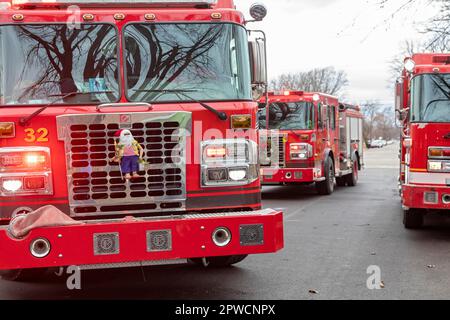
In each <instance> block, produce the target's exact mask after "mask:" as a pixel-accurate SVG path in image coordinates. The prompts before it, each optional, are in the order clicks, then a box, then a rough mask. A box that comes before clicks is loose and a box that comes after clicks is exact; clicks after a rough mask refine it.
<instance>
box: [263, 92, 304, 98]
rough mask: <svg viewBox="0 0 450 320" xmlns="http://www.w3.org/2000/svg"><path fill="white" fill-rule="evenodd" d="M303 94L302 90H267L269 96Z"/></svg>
mask: <svg viewBox="0 0 450 320" xmlns="http://www.w3.org/2000/svg"><path fill="white" fill-rule="evenodd" d="M303 94H304V92H303V91H291V90H284V91H275V92H269V96H285V97H287V96H302V95H303Z"/></svg>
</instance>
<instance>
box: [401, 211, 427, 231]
mask: <svg viewBox="0 0 450 320" xmlns="http://www.w3.org/2000/svg"><path fill="white" fill-rule="evenodd" d="M423 220H424V212H423V211H422V210H419V209H409V210H404V211H403V224H404V225H405V228H406V229H420V228H422V227H423Z"/></svg>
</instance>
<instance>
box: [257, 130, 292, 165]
mask: <svg viewBox="0 0 450 320" xmlns="http://www.w3.org/2000/svg"><path fill="white" fill-rule="evenodd" d="M260 139H261V141H260V143H261V144H263V145H264V146H266V147H264V148H261V151H262V152H261V154H260V158H261V159H262V160H261V167H272V168H273V167H279V168H284V167H286V155H285V151H286V142H285V140H286V136H285V135H283V134H280V133H279V132H278V131H271V132H269V134H268V136H264V137H261V138H260ZM263 149H264V150H263Z"/></svg>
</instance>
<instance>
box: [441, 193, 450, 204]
mask: <svg viewBox="0 0 450 320" xmlns="http://www.w3.org/2000/svg"><path fill="white" fill-rule="evenodd" d="M442 202H443V203H444V204H450V194H444V195H443V196H442Z"/></svg>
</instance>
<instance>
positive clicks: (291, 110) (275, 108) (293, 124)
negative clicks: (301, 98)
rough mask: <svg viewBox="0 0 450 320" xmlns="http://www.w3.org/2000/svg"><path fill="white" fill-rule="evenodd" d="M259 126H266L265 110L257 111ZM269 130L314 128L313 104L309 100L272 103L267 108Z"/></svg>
mask: <svg viewBox="0 0 450 320" xmlns="http://www.w3.org/2000/svg"><path fill="white" fill-rule="evenodd" d="M259 122H260V128H266V110H265V109H261V110H260V112H259ZM269 129H270V130H312V129H314V105H313V104H312V103H310V102H291V103H281V102H279V103H272V104H271V105H270V108H269Z"/></svg>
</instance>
